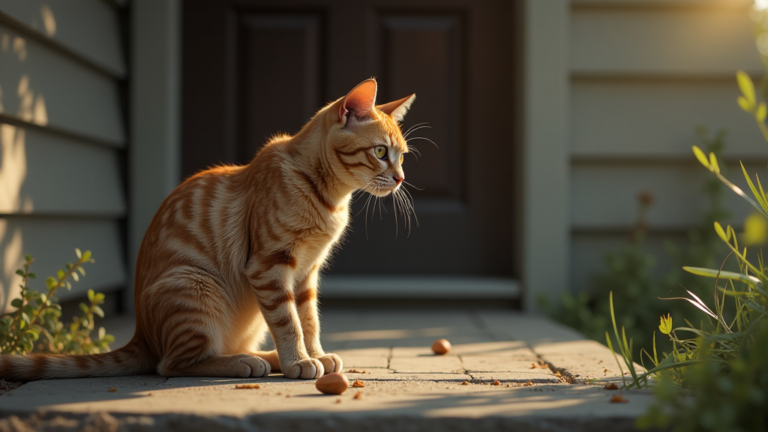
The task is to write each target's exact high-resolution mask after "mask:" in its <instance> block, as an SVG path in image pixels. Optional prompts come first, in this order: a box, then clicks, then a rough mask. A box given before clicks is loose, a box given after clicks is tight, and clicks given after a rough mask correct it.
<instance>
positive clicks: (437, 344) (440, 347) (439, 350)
mask: <svg viewBox="0 0 768 432" xmlns="http://www.w3.org/2000/svg"><path fill="white" fill-rule="evenodd" d="M450 350H451V343H450V342H448V341H447V340H446V339H438V340H436V341H434V342H433V343H432V352H433V353H435V354H439V355H443V354H447V353H448V351H450Z"/></svg>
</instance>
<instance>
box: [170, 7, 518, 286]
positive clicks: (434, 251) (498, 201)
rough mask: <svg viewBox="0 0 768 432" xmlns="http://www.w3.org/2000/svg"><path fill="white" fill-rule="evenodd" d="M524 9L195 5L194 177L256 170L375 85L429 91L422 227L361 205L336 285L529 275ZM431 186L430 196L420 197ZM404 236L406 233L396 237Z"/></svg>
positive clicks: (414, 112)
mask: <svg viewBox="0 0 768 432" xmlns="http://www.w3.org/2000/svg"><path fill="white" fill-rule="evenodd" d="M518 3H519V2H515V1H496V0H455V1H446V0H442V1H438V0H434V1H433V0H408V1H399V0H386V1H380V0H350V1H331V0H317V1H313V0H273V1H257V0H254V1H234V0H232V1H224V0H218V1H211V0H186V1H185V2H183V7H184V21H183V26H184V39H183V43H184V48H183V54H184V61H183V68H184V69H183V171H184V174H185V175H189V174H192V173H194V172H195V171H197V170H200V169H202V168H204V167H206V166H209V165H212V164H215V163H220V162H224V163H241V164H244V163H247V162H248V161H249V160H250V159H251V158H252V157H253V155H254V154H255V152H256V151H257V150H258V149H259V147H261V146H262V145H263V143H264V142H265V141H266V139H267V137H269V136H270V135H272V134H274V133H277V132H287V133H295V132H296V131H298V130H299V129H300V128H301V126H302V125H303V124H304V123H305V122H306V121H307V120H308V119H309V118H310V117H311V116H312V114H313V113H314V112H315V111H316V110H317V109H319V108H320V107H322V106H323V105H324V104H325V103H327V102H328V101H331V100H334V99H336V98H338V97H341V96H343V95H344V94H346V92H347V91H349V90H350V89H351V88H352V87H353V86H354V85H356V84H357V83H359V82H360V81H362V80H363V79H366V78H368V77H371V76H375V77H377V80H378V82H379V97H378V102H379V103H384V102H388V101H391V100H394V99H399V98H402V97H404V96H407V95H408V94H410V93H414V92H415V93H416V94H417V98H416V102H415V104H414V106H413V108H412V109H411V111H410V112H409V113H408V115H407V117H406V120H405V124H404V126H403V127H404V128H406V129H407V128H408V127H411V126H414V125H416V124H420V123H427V124H428V125H429V126H430V128H429V129H427V128H425V129H420V130H418V131H416V132H414V133H413V134H412V135H411V137H423V138H426V139H429V140H431V141H433V142H434V143H435V144H436V146H435V145H433V144H432V143H430V142H429V141H427V140H426V139H420V138H415V139H414V140H413V141H411V144H413V145H414V146H416V147H417V148H418V149H419V150H420V152H421V157H419V158H418V160H417V159H416V157H415V156H411V155H408V156H406V162H405V165H404V169H405V176H406V181H408V182H409V183H410V184H412V185H413V186H414V187H409V190H410V192H411V194H412V195H413V197H414V204H415V209H416V216H417V217H418V223H419V225H418V226H416V222H415V221H413V225H414V226H413V227H412V229H411V230H410V233H409V232H408V229H407V228H405V226H404V221H403V219H402V216H400V215H398V218H397V221H398V223H399V227H398V228H397V229H396V224H395V214H394V213H395V212H394V209H393V207H392V200H391V199H389V198H388V199H385V200H383V201H382V202H381V206H382V207H381V209H380V208H379V205H378V203H376V204H374V203H373V202H372V201H373V200H371V203H370V206H369V208H368V211H367V218H366V209H365V204H366V202H368V196H367V195H361V196H360V197H359V198H358V199H357V201H356V202H355V203H354V206H353V222H352V231H351V233H350V235H349V236H348V237H347V239H346V241H345V243H344V245H343V247H342V248H341V250H340V251H339V252H338V253H337V255H336V257H335V258H334V260H333V265H332V266H331V269H330V270H331V271H330V272H331V273H332V274H358V275H359V274H387V275H442V276H445V275H463V276H502V277H516V276H518V275H517V274H516V271H515V270H516V266H515V265H514V262H515V259H514V257H513V249H514V248H513V245H514V244H515V236H516V235H518V232H517V230H516V229H515V223H514V221H515V220H516V217H515V209H514V206H513V203H514V200H515V191H516V184H515V182H516V179H517V176H516V175H515V170H516V168H517V163H516V161H517V160H518V154H517V153H518V152H517V150H516V149H517V147H518V146H517V144H518V139H517V137H518V131H517V125H518V122H517V121H516V119H517V116H516V114H517V112H516V109H515V107H516V106H517V101H516V99H517V94H516V89H515V85H516V82H517V79H516V76H517V71H516V68H515V59H516V55H517V52H516V51H517V49H516V46H517V38H516V34H517V33H518V32H517V28H516V25H517V24H516V23H517V22H518V21H517V17H518V15H519V10H518V7H517V6H516V4H518ZM417 188H418V189H417ZM396 233H397V234H396Z"/></svg>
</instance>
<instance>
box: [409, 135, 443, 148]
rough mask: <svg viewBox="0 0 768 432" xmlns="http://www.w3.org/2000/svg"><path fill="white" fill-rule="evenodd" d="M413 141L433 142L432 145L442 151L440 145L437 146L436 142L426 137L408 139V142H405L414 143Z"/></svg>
mask: <svg viewBox="0 0 768 432" xmlns="http://www.w3.org/2000/svg"><path fill="white" fill-rule="evenodd" d="M413 140H424V141H429V142H431V143H432V145H434V146H435V148H436V149H438V150H440V147H439V146H438V145H437V144H436V143H435V142H434V141H432V140H431V139H429V138H426V137H421V136H416V137H411V138H408V139H406V140H405V142H411V141H413Z"/></svg>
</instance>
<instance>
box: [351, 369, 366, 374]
mask: <svg viewBox="0 0 768 432" xmlns="http://www.w3.org/2000/svg"><path fill="white" fill-rule="evenodd" d="M347 373H359V374H364V373H366V372H365V370H364V369H350V370H348V371H347Z"/></svg>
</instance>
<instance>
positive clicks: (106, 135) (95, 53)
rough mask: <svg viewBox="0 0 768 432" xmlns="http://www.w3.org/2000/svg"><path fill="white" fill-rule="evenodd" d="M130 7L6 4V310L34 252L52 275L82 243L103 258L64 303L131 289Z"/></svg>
mask: <svg viewBox="0 0 768 432" xmlns="http://www.w3.org/2000/svg"><path fill="white" fill-rule="evenodd" d="M120 7H121V6H120V4H119V3H118V2H111V1H105V0H58V1H56V0H49V1H41V0H26V1H21V2H20V1H14V0H0V312H2V311H3V310H5V309H6V308H7V306H8V303H9V302H10V299H11V298H12V297H13V295H14V293H16V292H18V284H19V283H20V281H19V278H18V276H16V275H15V274H14V272H15V271H16V269H17V268H18V267H19V266H20V265H21V263H22V262H23V256H24V254H25V253H30V254H32V255H33V256H34V257H35V258H36V263H35V264H34V269H33V270H34V272H35V273H37V274H38V277H39V278H41V279H44V278H45V277H46V276H48V275H53V274H55V272H56V270H57V269H59V268H61V267H62V266H63V264H64V263H65V262H66V261H73V260H74V258H75V256H74V248H76V247H79V248H80V249H82V250H86V249H90V250H91V251H92V252H93V256H94V257H95V259H96V261H97V263H96V264H95V265H93V266H91V267H89V268H88V269H87V271H88V276H87V277H86V278H84V279H83V280H82V281H81V282H80V283H77V284H75V285H74V286H73V290H72V292H61V293H59V297H60V298H61V299H62V300H67V299H69V298H75V297H81V296H83V295H84V292H85V291H86V290H88V289H89V288H93V289H97V290H101V291H109V290H113V289H118V288H121V287H123V286H125V283H126V265H125V257H124V252H123V250H124V245H123V241H122V240H121V232H120V224H121V221H122V220H124V218H125V216H126V213H127V205H126V197H125V192H124V184H123V180H122V178H123V174H122V173H121V167H120V156H119V155H120V152H121V151H122V150H123V149H125V148H126V145H127V137H126V130H125V126H124V113H123V111H122V107H121V106H122V105H121V100H120V94H119V86H120V84H121V83H122V82H123V81H124V80H125V79H126V77H127V71H126V65H125V61H124V54H125V53H124V52H123V46H122V41H121V40H120V28H119V13H120ZM37 284H38V286H37V288H39V289H43V288H44V286H43V281H42V280H38V281H37Z"/></svg>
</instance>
